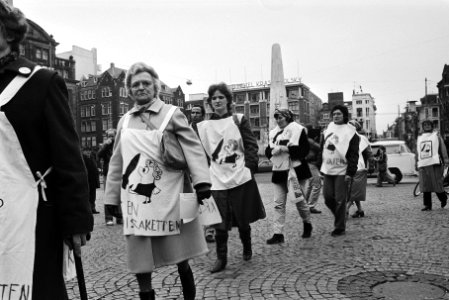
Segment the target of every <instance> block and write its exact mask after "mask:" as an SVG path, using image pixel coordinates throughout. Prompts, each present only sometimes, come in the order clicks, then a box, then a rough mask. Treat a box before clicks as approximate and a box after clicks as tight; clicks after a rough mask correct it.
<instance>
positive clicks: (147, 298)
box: [139, 290, 156, 300]
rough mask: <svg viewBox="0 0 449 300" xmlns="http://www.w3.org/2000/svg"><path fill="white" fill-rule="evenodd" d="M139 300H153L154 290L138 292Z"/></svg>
mask: <svg viewBox="0 0 449 300" xmlns="http://www.w3.org/2000/svg"><path fill="white" fill-rule="evenodd" d="M139 296H140V300H155V299H156V296H155V295H154V290H150V291H147V292H139Z"/></svg>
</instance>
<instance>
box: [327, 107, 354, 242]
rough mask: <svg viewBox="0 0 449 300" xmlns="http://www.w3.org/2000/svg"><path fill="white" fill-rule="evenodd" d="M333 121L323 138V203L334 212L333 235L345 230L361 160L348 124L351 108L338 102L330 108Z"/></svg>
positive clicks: (351, 127) (338, 234) (352, 127)
mask: <svg viewBox="0 0 449 300" xmlns="http://www.w3.org/2000/svg"><path fill="white" fill-rule="evenodd" d="M331 116H332V122H331V123H329V125H328V126H327V128H326V129H325V130H324V132H323V137H322V141H321V149H322V161H323V162H322V165H321V172H322V173H323V174H324V187H323V195H324V203H325V204H326V206H327V207H328V208H329V209H330V211H331V212H332V214H333V215H334V230H333V231H332V232H331V235H332V236H333V237H338V236H341V235H344V234H345V233H346V201H347V196H348V193H350V186H351V184H352V181H353V178H354V175H355V173H356V171H357V163H358V160H359V141H360V138H359V136H358V135H357V133H356V130H355V128H354V126H351V125H349V124H348V121H349V119H348V116H349V113H348V108H347V107H346V106H343V105H336V106H334V107H333V108H332V110H331Z"/></svg>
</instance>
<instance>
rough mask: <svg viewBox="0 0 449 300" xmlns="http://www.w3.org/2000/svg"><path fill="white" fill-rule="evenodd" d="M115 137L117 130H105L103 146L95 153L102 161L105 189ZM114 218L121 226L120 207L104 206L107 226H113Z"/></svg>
mask: <svg viewBox="0 0 449 300" xmlns="http://www.w3.org/2000/svg"><path fill="white" fill-rule="evenodd" d="M116 135H117V130H115V129H113V128H110V129H108V130H106V140H105V141H104V142H103V145H101V147H100V150H98V153H97V157H98V159H99V160H102V161H103V182H104V187H105V188H106V181H107V178H108V171H109V161H110V160H111V156H112V151H113V148H114V142H115V136H116ZM114 217H115V218H116V222H117V224H123V217H122V210H121V208H120V206H117V205H108V204H104V219H105V223H106V225H107V226H113V225H114Z"/></svg>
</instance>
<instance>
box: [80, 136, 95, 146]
mask: <svg viewBox="0 0 449 300" xmlns="http://www.w3.org/2000/svg"><path fill="white" fill-rule="evenodd" d="M96 146H97V137H95V136H83V137H81V147H83V148H84V147H87V148H91V147H96Z"/></svg>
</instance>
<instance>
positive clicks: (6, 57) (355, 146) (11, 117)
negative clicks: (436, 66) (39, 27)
mask: <svg viewBox="0 0 449 300" xmlns="http://www.w3.org/2000/svg"><path fill="white" fill-rule="evenodd" d="M0 27H1V30H0V75H1V76H0V105H1V111H0V123H1V124H2V125H1V126H0V135H1V138H2V143H0V157H1V158H2V172H3V176H1V177H0V181H1V182H2V183H3V184H2V186H3V187H6V188H5V189H4V190H6V192H1V194H0V195H1V197H2V203H3V206H2V207H0V216H1V217H2V222H4V223H3V224H4V225H5V226H2V227H1V228H0V236H1V237H2V243H1V244H0V253H2V255H1V256H0V269H1V270H2V272H0V284H3V283H8V282H15V284H18V285H20V286H21V287H24V288H25V289H27V288H28V289H29V290H30V291H31V294H32V297H33V298H34V299H55V300H56V299H57V300H64V299H67V292H66V288H65V283H64V279H63V272H62V269H63V267H62V265H63V260H64V258H63V253H64V252H63V251H64V248H65V247H66V248H68V249H73V250H74V253H75V255H76V256H81V246H83V245H85V244H86V241H87V240H88V239H89V236H90V233H91V232H92V230H93V214H96V213H98V211H97V206H96V203H95V202H96V201H95V200H96V199H95V195H96V189H97V188H99V186H100V185H99V183H100V182H99V174H98V169H99V166H98V165H97V162H98V161H100V162H101V165H102V170H103V175H104V179H105V181H104V182H105V191H104V211H105V222H106V225H108V226H110V225H113V224H114V222H113V220H114V218H115V219H116V223H117V224H122V225H123V234H124V236H125V239H126V256H127V263H128V268H129V271H130V272H131V273H133V274H135V276H136V279H137V282H138V287H139V296H140V299H142V300H144V299H146V300H148V299H155V291H154V289H153V286H152V272H153V271H154V270H155V269H156V268H159V267H163V266H167V265H174V264H176V265H177V269H178V273H179V278H180V281H181V284H182V292H183V295H184V299H194V298H195V295H196V287H195V279H194V275H193V272H192V269H191V267H190V265H189V259H192V258H194V257H196V256H200V255H204V254H206V253H207V252H208V247H207V243H206V242H215V245H216V260H215V262H214V263H213V264H212V266H211V268H210V272H211V273H216V272H220V271H223V270H224V269H225V268H226V265H227V262H228V238H229V232H230V230H231V229H232V228H233V227H237V228H238V232H239V237H240V240H241V243H242V252H241V253H242V257H241V258H242V260H244V261H249V260H251V259H252V256H253V250H252V240H251V224H252V223H254V222H256V221H258V220H261V219H264V218H266V212H265V208H264V205H263V202H262V198H261V195H260V193H259V189H258V185H257V183H256V180H255V177H254V173H255V172H256V171H257V166H258V144H257V140H256V138H255V136H254V135H253V133H252V131H251V127H250V123H249V120H248V119H247V118H246V117H245V116H244V115H243V114H239V113H234V112H233V109H232V102H233V97H232V92H231V90H230V89H229V87H228V86H227V85H226V84H225V83H223V82H221V83H217V84H212V85H211V86H210V87H209V89H208V99H207V103H208V105H209V107H210V108H211V109H212V115H211V116H210V117H209V118H208V119H205V118H204V117H205V111H204V107H196V108H194V109H193V110H192V117H193V119H192V122H191V124H189V122H188V121H187V118H186V116H185V115H184V114H183V113H182V112H181V110H180V109H179V108H177V107H175V106H173V105H170V104H166V103H164V102H163V101H162V100H161V99H160V98H159V93H160V90H161V81H160V79H159V75H158V73H157V72H156V70H155V69H154V68H152V67H150V66H148V65H147V64H145V63H142V62H138V63H135V64H133V65H132V66H131V67H130V68H129V70H128V73H127V75H126V78H125V85H126V88H127V90H128V93H129V97H130V98H131V99H133V100H134V101H135V106H134V107H133V108H132V109H131V110H130V111H129V112H127V113H126V114H125V115H124V116H123V117H122V118H121V119H120V121H119V123H118V125H117V130H108V131H107V132H106V139H105V141H104V142H103V144H102V146H101V148H100V149H99V151H98V153H97V155H93V154H92V153H91V152H90V149H82V150H81V149H80V148H79V139H78V136H77V134H76V131H75V128H74V123H73V120H72V117H71V114H70V109H69V106H68V101H67V99H68V95H67V89H66V86H65V84H64V81H63V79H62V78H61V77H60V76H59V75H58V74H57V73H56V72H53V71H50V70H47V69H41V68H39V67H38V66H36V65H35V64H33V63H31V62H29V61H27V60H26V59H23V58H21V57H20V56H19V55H18V45H19V43H20V41H21V40H22V39H23V38H24V35H25V33H26V30H27V23H26V19H25V17H24V15H23V14H22V13H21V12H20V10H18V9H17V8H13V7H12V6H9V5H8V4H7V3H6V2H4V1H2V0H0ZM43 87H44V88H43ZM331 116H332V122H331V123H330V124H329V125H328V126H327V128H326V129H324V131H323V132H322V133H318V134H317V132H316V131H314V130H313V129H312V128H306V127H304V126H302V125H301V124H298V123H297V122H296V121H295V118H294V115H293V113H292V112H291V111H290V110H288V109H287V108H282V107H280V108H277V109H276V110H275V113H274V115H273V116H270V117H273V118H274V119H275V120H276V124H277V125H276V127H275V128H273V129H272V130H271V131H270V132H269V144H268V146H267V147H266V149H265V155H266V157H267V158H269V159H270V160H271V161H272V163H273V170H272V178H271V181H272V187H273V191H274V203H275V206H274V211H273V216H274V217H273V220H271V221H272V228H273V235H272V237H271V238H269V239H267V241H266V243H267V244H269V245H273V244H279V243H283V242H284V241H285V237H284V234H283V227H284V224H285V218H286V203H287V199H288V198H290V199H291V200H292V201H293V203H294V204H295V206H296V209H297V210H298V213H299V216H300V217H301V219H302V222H303V232H302V238H310V237H311V236H312V230H313V226H312V221H311V214H319V213H321V211H320V210H318V208H317V206H316V205H317V201H318V199H319V195H320V191H321V189H322V191H323V196H324V202H325V205H326V206H327V207H328V208H329V210H330V211H331V212H332V214H333V216H334V224H333V230H332V232H331V235H332V236H333V237H338V236H342V235H344V234H345V233H346V221H347V219H348V215H349V210H350V208H351V206H352V205H353V204H355V206H356V208H357V210H356V211H355V212H354V214H353V215H352V217H353V218H362V217H364V216H365V212H364V210H363V209H362V202H363V201H365V200H366V185H367V167H368V161H370V160H375V161H377V163H378V166H379V167H378V168H379V179H378V186H381V185H382V183H383V181H385V180H387V181H389V182H391V183H393V184H394V183H395V180H394V178H389V174H388V169H387V155H386V151H385V148H383V147H381V148H380V149H379V152H378V153H376V155H373V154H372V151H371V148H370V144H369V142H368V140H367V138H366V137H365V135H364V132H363V128H362V127H361V126H360V124H358V123H357V122H355V121H350V120H349V113H348V109H347V107H345V106H342V105H336V106H334V107H333V108H332V110H331ZM422 126H423V133H422V134H421V135H420V136H419V138H418V143H417V145H418V146H417V147H418V148H417V153H418V161H417V167H418V170H419V179H420V184H421V187H420V188H421V191H422V192H423V197H424V198H423V199H424V200H423V201H424V208H423V211H427V210H431V209H432V200H431V193H432V192H435V193H436V194H437V196H438V198H439V200H440V202H441V207H445V206H446V204H447V195H446V194H445V193H444V191H443V187H442V186H443V183H442V173H443V169H444V167H445V166H446V167H447V166H448V165H449V159H448V155H447V151H446V148H445V146H444V143H443V142H442V139H441V137H440V136H439V135H438V133H437V132H435V131H434V130H433V124H432V123H431V122H430V121H424V122H423V123H422ZM49 129H51V130H49ZM165 131H167V132H171V133H173V134H174V135H172V136H174V137H175V138H176V139H177V142H178V143H179V147H180V148H181V150H182V153H183V156H184V160H185V165H186V167H179V168H178V167H175V166H173V165H172V164H169V163H168V162H167V160H166V158H165V157H164V156H163V152H162V151H161V147H160V146H161V143H162V142H163V137H164V138H166V136H165V135H164V132H165ZM322 182H323V184H322ZM193 192H194V194H195V195H196V200H195V201H197V202H198V205H202V204H203V201H204V200H205V199H209V198H210V197H211V196H212V197H213V199H214V200H215V202H216V204H217V207H218V210H219V213H220V216H221V219H222V221H221V222H219V223H217V224H215V225H212V226H211V227H206V228H203V226H202V225H201V224H200V222H199V219H198V218H194V219H193V220H189V221H187V220H186V221H185V222H184V221H183V219H182V218H181V214H180V205H181V203H180V201H181V200H180V199H181V198H180V194H181V193H193ZM6 215H8V218H5V219H4V220H3V217H4V216H6ZM24 236H26V237H28V238H27V239H23V237H24ZM205 237H206V238H205ZM232 259H236V258H232Z"/></svg>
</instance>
